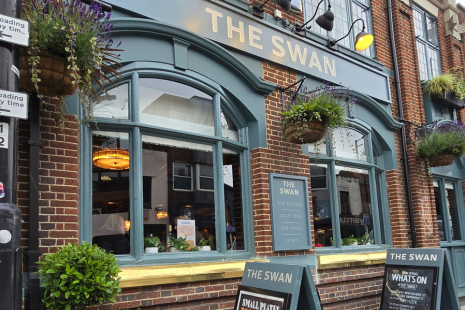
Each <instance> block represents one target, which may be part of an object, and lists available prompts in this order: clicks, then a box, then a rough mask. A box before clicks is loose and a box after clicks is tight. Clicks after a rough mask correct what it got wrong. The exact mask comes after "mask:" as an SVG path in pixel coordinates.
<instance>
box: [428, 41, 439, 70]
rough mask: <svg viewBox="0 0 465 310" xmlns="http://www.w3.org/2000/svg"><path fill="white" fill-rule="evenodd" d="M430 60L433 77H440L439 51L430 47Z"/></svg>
mask: <svg viewBox="0 0 465 310" xmlns="http://www.w3.org/2000/svg"><path fill="white" fill-rule="evenodd" d="M428 58H429V66H430V68H431V74H432V75H433V77H434V76H437V75H439V62H438V59H439V51H437V50H434V49H432V48H430V47H428Z"/></svg>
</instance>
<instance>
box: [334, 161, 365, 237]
mask: <svg viewBox="0 0 465 310" xmlns="http://www.w3.org/2000/svg"><path fill="white" fill-rule="evenodd" d="M336 184H337V197H338V202H339V221H340V225H341V238H342V245H352V242H350V240H349V239H346V238H350V237H354V238H357V239H358V244H362V245H364V244H369V243H370V242H371V240H373V239H374V237H373V233H374V232H373V217H372V212H371V193H370V179H369V175H368V171H367V170H364V169H356V168H349V167H343V166H336ZM354 245H355V244H354Z"/></svg>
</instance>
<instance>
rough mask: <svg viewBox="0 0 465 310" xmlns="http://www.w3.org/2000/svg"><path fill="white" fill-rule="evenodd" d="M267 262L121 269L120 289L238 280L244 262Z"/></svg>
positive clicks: (261, 260) (232, 262) (189, 264)
mask: <svg viewBox="0 0 465 310" xmlns="http://www.w3.org/2000/svg"><path fill="white" fill-rule="evenodd" d="M254 261H260V262H269V260H267V259H255V260H241V261H231V262H215V263H188V264H178V265H163V266H144V267H122V268H120V269H121V272H120V274H119V276H120V277H121V281H120V286H121V287H136V286H148V285H158V284H169V283H186V282H194V281H204V280H219V279H230V278H240V277H242V274H243V272H244V268H245V263H246V262H254Z"/></svg>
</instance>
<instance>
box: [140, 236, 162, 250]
mask: <svg viewBox="0 0 465 310" xmlns="http://www.w3.org/2000/svg"><path fill="white" fill-rule="evenodd" d="M148 247H153V248H158V251H160V252H163V251H164V250H165V246H164V245H160V238H158V237H156V236H154V237H145V238H144V249H145V248H148Z"/></svg>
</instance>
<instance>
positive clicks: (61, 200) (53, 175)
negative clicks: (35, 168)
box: [18, 104, 79, 267]
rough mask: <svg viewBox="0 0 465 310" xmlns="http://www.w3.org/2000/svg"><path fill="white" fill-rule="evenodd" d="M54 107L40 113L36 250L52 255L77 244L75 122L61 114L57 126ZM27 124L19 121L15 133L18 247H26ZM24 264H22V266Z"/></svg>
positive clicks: (76, 131)
mask: <svg viewBox="0 0 465 310" xmlns="http://www.w3.org/2000/svg"><path fill="white" fill-rule="evenodd" d="M55 108H56V105H55V104H48V105H43V107H42V111H41V112H40V142H41V144H42V148H40V153H39V161H40V166H39V168H40V169H39V184H37V190H38V191H39V222H40V224H39V239H40V242H39V251H40V252H42V253H50V252H55V251H56V250H57V248H58V247H59V246H62V245H64V244H66V243H68V242H71V243H77V242H78V237H79V236H78V225H79V221H78V208H79V207H78V130H76V129H71V128H77V125H78V122H77V121H76V119H75V117H74V116H70V115H65V116H64V117H65V119H66V123H65V127H66V128H67V129H64V130H63V131H62V130H61V129H60V127H59V122H58V120H59V118H60V115H59V113H57V112H55ZM28 140H29V122H28V121H20V123H19V134H18V146H19V147H18V206H19V208H20V209H21V212H22V214H23V221H24V223H23V228H22V232H21V244H22V246H23V247H24V253H26V252H27V247H28V227H29V144H28ZM26 266H27V265H25V267H26Z"/></svg>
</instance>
